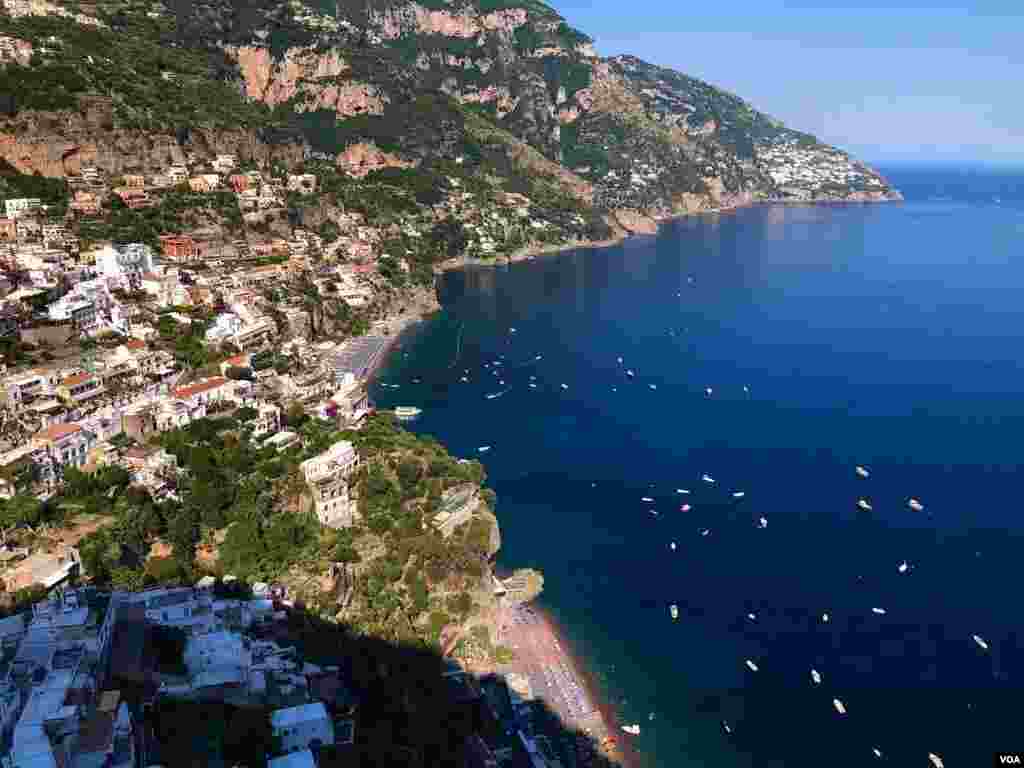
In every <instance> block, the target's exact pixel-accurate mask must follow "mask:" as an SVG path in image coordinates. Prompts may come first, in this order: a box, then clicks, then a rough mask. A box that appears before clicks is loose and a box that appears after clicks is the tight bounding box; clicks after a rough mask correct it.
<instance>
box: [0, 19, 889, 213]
mask: <svg viewBox="0 0 1024 768" xmlns="http://www.w3.org/2000/svg"><path fill="white" fill-rule="evenodd" d="M19 7H20V6H19ZM32 8H35V9H36V10H35V11H34V13H37V15H36V16H31V17H28V18H24V17H23V18H19V19H16V20H15V19H13V18H10V17H5V16H4V15H2V14H0V33H2V34H3V35H4V36H5V37H6V39H10V40H14V41H16V42H14V43H12V44H11V45H9V46H5V47H4V51H7V53H5V54H4V58H6V60H7V63H6V64H4V65H3V66H4V67H5V68H6V71H7V72H14V73H15V74H16V75H17V76H18V77H22V76H24V77H26V78H31V77H36V76H38V75H37V73H32V72H31V71H30V70H31V68H29V67H26V66H24V64H26V63H27V61H28V58H30V57H31V56H32V51H33V50H34V49H33V48H32V46H36V48H38V47H39V42H40V38H42V37H43V35H44V33H45V32H47V31H55V30H59V29H61V28H67V27H71V26H75V25H74V23H73V22H72V19H73V18H74V16H73V13H74V9H71V10H66V9H63V8H62V7H60V6H59V5H57V6H53V7H51V5H50V4H47V3H43V4H41V5H40V4H36V5H33V6H32ZM69 8H70V6H69ZM161 8H162V9H161ZM54 9H56V10H54ZM49 17H54V19H50V18H49ZM54 20H56V21H59V23H60V24H62V25H64V27H60V26H59V25H58V26H51V27H49V28H47V27H46V26H45V22H46V21H54ZM33 25H34V26H33ZM40 25H42V26H40ZM80 28H81V29H82V30H86V31H84V32H82V33H81V34H79V33H77V32H76V34H75V35H69V34H64V35H63V37H62V36H61V34H60V33H59V31H58V32H57V34H55V35H48V36H46V39H48V40H49V39H51V38H60V40H59V48H60V55H59V56H53V57H52V58H46V57H44V60H43V69H44V70H45V69H46V67H51V66H58V65H59V66H63V67H66V68H70V69H73V70H74V72H73V77H72V76H71V75H69V78H70V79H71V80H72V81H73V87H70V86H68V88H69V90H73V91H75V92H76V93H77V94H79V95H82V94H88V93H104V94H109V95H110V96H112V97H113V107H112V109H111V115H110V119H109V120H106V121H103V120H99V121H97V120H95V119H90V118H89V117H88V115H87V114H85V113H81V114H76V113H75V111H74V110H73V109H67V110H64V111H61V110H40V109H36V110H33V109H30V108H22V109H21V110H20V111H19V113H18V114H17V116H15V117H13V118H10V119H8V120H6V121H4V122H3V123H2V124H0V156H2V157H4V158H5V159H7V160H8V161H9V162H10V163H12V164H13V165H14V166H15V167H17V168H19V169H22V170H26V171H37V170H38V171H39V172H40V173H43V174H44V175H64V174H68V173H74V172H75V171H76V170H77V167H78V166H79V165H81V164H97V165H99V166H100V167H103V168H105V169H107V170H110V171H112V172H120V171H123V170H129V169H130V170H148V169H153V168H156V167H159V166H161V165H164V164H166V163H167V162H181V161H182V160H183V159H184V157H185V155H186V154H187V153H190V152H191V153H193V154H195V155H198V156H199V157H203V156H205V154H206V153H210V152H231V153H234V154H237V155H239V156H240V157H242V158H245V159H252V160H254V161H256V162H258V163H260V164H266V163H268V162H270V161H279V162H283V163H285V164H286V165H289V166H293V165H295V164H297V163H298V162H300V161H301V159H302V153H303V148H305V149H306V150H308V149H317V150H321V151H327V152H330V153H332V154H335V155H341V156H342V158H343V159H342V161H341V167H342V168H343V169H344V170H346V171H348V172H350V173H353V175H356V176H359V175H360V174H362V175H365V169H366V168H370V169H371V170H372V169H373V168H379V167H385V166H390V167H416V168H420V169H426V168H427V166H428V165H429V164H430V163H436V162H437V161H438V160H455V159H457V158H459V157H461V156H462V155H463V154H465V150H466V149H467V142H468V143H469V144H470V145H473V144H475V143H477V142H478V141H479V140H480V137H481V136H485V137H486V141H489V142H490V144H489V146H491V148H492V149H494V150H496V151H497V150H500V152H501V153H503V154H504V157H499V156H498V155H497V154H493V155H492V156H489V157H485V160H486V162H488V163H490V164H491V166H493V167H494V168H495V169H496V170H497V171H501V170H502V169H503V168H504V169H505V170H507V171H508V172H510V173H511V172H513V171H514V172H517V173H533V172H537V173H539V174H540V175H541V176H542V177H543V181H544V183H545V184H549V185H551V186H552V187H554V188H557V189H558V190H559V191H560V193H561V194H567V195H569V196H570V197H571V198H573V199H575V200H576V201H578V202H579V203H580V204H582V205H584V206H585V207H586V208H588V209H589V210H591V211H592V212H593V213H594V214H595V215H596V216H598V217H606V216H607V214H608V213H609V212H613V211H614V212H616V213H615V214H614V215H613V216H610V217H608V218H609V220H612V221H622V222H627V221H628V222H631V224H630V227H631V228H632V227H633V226H639V227H641V228H643V226H645V225H640V224H638V223H637V222H639V221H640V220H641V219H643V218H660V217H663V216H668V215H673V214H680V213H693V212H697V211H702V210H708V209H717V208H723V207H731V206H736V205H745V204H748V203H751V202H755V201H759V200H806V201H816V200H845V201H878V200H888V199H898V197H899V195H898V192H896V191H895V190H892V189H891V188H890V187H889V185H888V183H887V182H886V181H885V179H883V178H882V177H881V176H879V175H878V174H877V172H875V171H874V170H872V169H870V168H868V167H866V166H864V165H863V164H860V163H858V162H857V161H855V160H853V159H852V158H850V157H848V156H847V155H846V154H845V153H844V152H842V151H840V150H837V149H835V148H833V147H829V146H827V145H824V144H821V143H819V142H818V141H817V140H816V139H815V138H814V137H812V136H809V135H806V134H802V133H800V132H798V131H794V130H791V129H789V128H787V127H786V126H784V125H782V124H781V123H780V122H778V121H777V120H774V119H772V118H771V117H769V116H767V115H765V114H763V113H761V112H759V111H757V110H755V109H754V108H753V107H751V106H750V105H749V104H747V103H746V102H744V101H743V100H742V99H740V98H738V97H736V96H734V95H732V94H729V93H726V92H724V91H722V90H720V89H717V88H715V87H713V86H711V85H709V84H707V83H704V82H702V81H699V80H695V79H693V78H690V77H687V76H686V75H683V74H681V73H678V72H675V71H672V70H669V69H665V68H662V67H657V66H654V65H651V64H648V63H646V62H644V61H642V60H640V59H637V58H635V57H631V56H617V57H613V58H608V59H602V58H600V57H598V56H596V55H595V52H594V49H593V46H592V41H591V40H590V38H588V37H587V36H586V35H584V34H582V33H580V32H578V31H577V30H574V29H572V28H571V27H569V26H568V25H567V24H566V23H565V21H564V19H562V17H561V16H560V15H559V14H558V13H557V12H555V11H554V10H553V9H551V8H549V7H547V6H545V5H543V4H542V3H540V2H538V0H521V2H520V1H519V0H475V1H470V0H450V1H449V0H421V2H419V3H408V2H406V3H394V2H390V0H371V1H370V2H368V3H363V2H358V3H357V2H355V0H339V2H336V3H330V4H324V3H322V2H312V0H310V2H309V4H308V5H307V4H303V3H302V2H299V1H298V0H293V2H290V3H288V4H279V3H275V2H271V0H248V2H246V3H244V4H243V3H241V2H239V0H206V1H205V2H204V3H202V4H199V3H195V2H193V1H192V0H171V1H170V2H169V3H168V4H167V5H166V6H165V7H160V8H157V7H154V9H148V10H146V11H145V12H144V13H143V12H141V11H138V10H131V9H127V8H126V7H124V6H117V7H116V8H115V7H114V6H113V5H110V6H108V5H107V4H106V3H99V4H97V11H96V18H95V19H92V18H91V17H90V21H89V24H88V25H85V26H81V25H80ZM108 30H109V31H108ZM51 43H52V40H51ZM154 46H156V47H157V53H153V50H152V49H153V47H154ZM122 49H123V51H122ZM104 51H113V52H117V53H122V52H127V53H126V55H124V56H122V58H121V59H120V60H118V59H117V57H116V56H114V57H113V58H108V59H107V60H106V64H108V65H116V66H113V69H114V70H115V71H117V72H122V71H124V70H125V69H128V70H130V75H128V76H125V77H123V78H120V84H118V80H119V79H118V77H117V76H116V75H115V74H112V72H111V71H110V69H111V67H107V68H105V67H104V63H105V62H104V61H103V59H104V53H103V52H104ZM147 78H149V80H148V81H147ZM140 83H141V86H142V87H140ZM147 84H148V87H147ZM213 88H215V89H217V90H216V92H213V91H209V89H213ZM208 91H209V92H208ZM437 93H441V94H444V95H445V96H446V97H447V98H449V99H450V100H451V101H452V102H454V103H455V104H456V105H460V108H461V114H460V115H456V116H454V117H451V116H450V115H447V113H446V115H425V113H423V112H421V111H417V110H418V108H417V107H416V105H417V104H418V103H420V101H422V99H423V97H424V95H425V94H437ZM60 95H61V94H59V93H58V96H60ZM204 98H205V101H204ZM39 101H40V103H41V104H44V105H45V104H47V103H49V101H53V99H50V100H49V101H47V100H45V99H44V100H39ZM57 101H58V102H59V101H60V99H59V98H58V99H57ZM154 123H157V124H158V125H157V126H156V127H154ZM351 147H357V149H354V150H353V149H348V154H346V149H347V148H351ZM359 147H361V148H362V149H358V148H359ZM368 148H369V149H368ZM353 152H355V154H356V155H360V158H356V159H355V160H353V158H352V157H348V155H350V154H352V153H353ZM384 154H386V155H387V159H382V158H383V157H384ZM370 160H372V161H373V162H369V161H370ZM424 162H426V163H427V165H424ZM460 162H461V160H460ZM367 163H368V165H367ZM76 164H77V165H76ZM492 175H493V174H492ZM515 186H516V185H515V184H513V185H511V186H509V187H508V189H509V191H516V192H519V191H524V190H523V189H518V188H513V187H515ZM519 186H520V187H521V186H522V185H521V184H520V185H519ZM636 217H639V218H636Z"/></svg>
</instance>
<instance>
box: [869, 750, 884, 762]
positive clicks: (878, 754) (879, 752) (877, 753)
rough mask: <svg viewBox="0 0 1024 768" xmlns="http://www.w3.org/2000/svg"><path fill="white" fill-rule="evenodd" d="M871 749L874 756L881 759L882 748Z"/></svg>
mask: <svg viewBox="0 0 1024 768" xmlns="http://www.w3.org/2000/svg"><path fill="white" fill-rule="evenodd" d="M871 751H872V752H874V753H875V757H877V758H878V759H879V760H881V759H882V750H880V749H879V748H878V747H873V748H872V750H871Z"/></svg>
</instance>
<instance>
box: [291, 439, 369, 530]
mask: <svg viewBox="0 0 1024 768" xmlns="http://www.w3.org/2000/svg"><path fill="white" fill-rule="evenodd" d="M358 467H359V454H357V453H356V449H355V447H354V446H353V445H352V443H350V442H348V441H347V440H342V441H341V442H338V443H335V444H334V445H332V446H331V447H330V448H328V449H327V450H326V451H324V452H323V453H321V454H320V455H319V456H314V457H313V458H312V459H307V460H306V461H304V462H302V464H301V465H300V468H301V470H302V475H303V477H305V478H306V483H307V484H308V485H309V487H310V489H311V490H312V491H313V506H314V509H315V511H316V516H317V519H318V520H319V521H320V524H321V525H326V526H328V527H330V528H348V527H349V526H351V525H352V524H353V523H355V522H356V518H357V516H358V514H359V512H358V510H359V507H358V504H357V502H356V499H355V497H354V496H353V495H352V494H351V492H350V491H349V480H350V478H351V477H352V475H353V474H354V473H355V471H356V469H357V468H358Z"/></svg>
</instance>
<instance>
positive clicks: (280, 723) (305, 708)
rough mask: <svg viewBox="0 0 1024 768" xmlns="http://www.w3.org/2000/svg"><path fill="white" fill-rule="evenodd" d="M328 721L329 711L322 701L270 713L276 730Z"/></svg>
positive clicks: (271, 721)
mask: <svg viewBox="0 0 1024 768" xmlns="http://www.w3.org/2000/svg"><path fill="white" fill-rule="evenodd" d="M327 719H328V717H327V709H326V708H324V705H323V702H322V701H315V702H312V703H311V704H300V705H299V706H297V707H288V708H287V709H275V710H274V711H273V712H271V713H270V725H271V726H272V727H274V728H291V727H293V726H296V725H298V724H299V723H308V722H310V721H313V720H327Z"/></svg>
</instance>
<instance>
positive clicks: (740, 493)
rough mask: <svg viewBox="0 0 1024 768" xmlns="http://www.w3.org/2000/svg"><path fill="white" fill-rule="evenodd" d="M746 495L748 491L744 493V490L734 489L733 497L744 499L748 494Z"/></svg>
mask: <svg viewBox="0 0 1024 768" xmlns="http://www.w3.org/2000/svg"><path fill="white" fill-rule="evenodd" d="M746 495H747V494H746V493H744V492H743V491H733V493H732V497H733V498H734V499H742V498H743V497H744V496H746Z"/></svg>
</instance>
